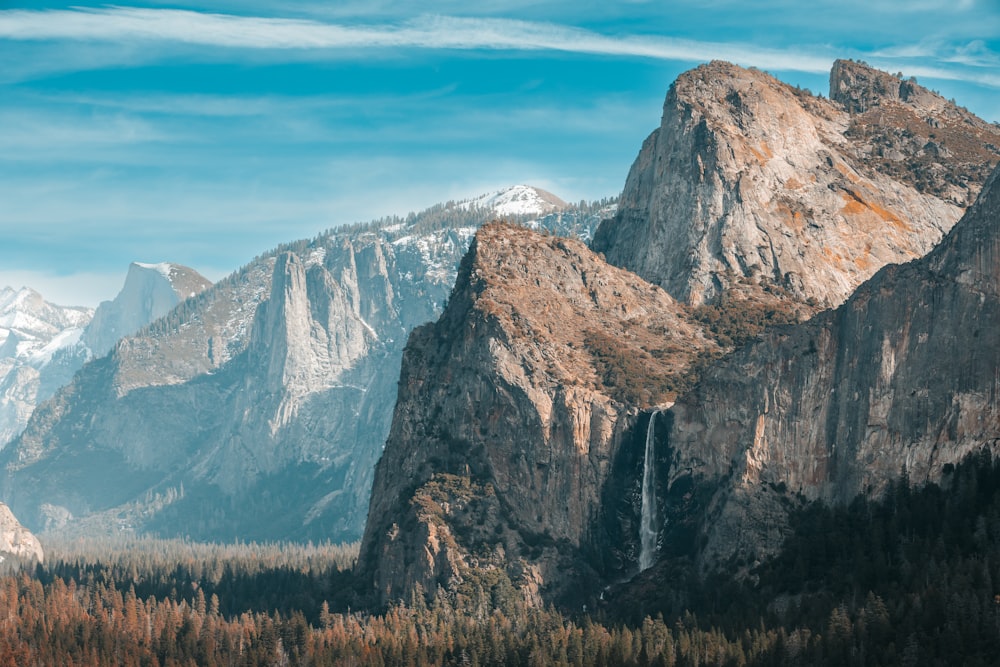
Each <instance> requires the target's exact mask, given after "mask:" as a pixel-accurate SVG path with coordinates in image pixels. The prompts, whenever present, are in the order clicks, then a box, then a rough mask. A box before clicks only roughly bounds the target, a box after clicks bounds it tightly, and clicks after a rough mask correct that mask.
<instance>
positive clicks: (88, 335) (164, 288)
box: [81, 262, 212, 357]
mask: <svg viewBox="0 0 1000 667" xmlns="http://www.w3.org/2000/svg"><path fill="white" fill-rule="evenodd" d="M211 284H212V282H211V281H210V280H207V279H206V278H204V277H203V276H202V275H201V274H199V273H198V272H197V271H195V270H194V269H190V268H188V267H186V266H181V265H180V264H170V263H167V262H163V263H160V264H143V263H141V262H133V263H132V264H130V265H129V267H128V274H127V275H126V277H125V285H124V287H122V290H121V292H119V293H118V296H116V297H115V299H114V301H105V302H103V303H101V305H99V306H98V307H97V311H96V312H95V313H94V319H93V320H92V321H91V322H90V324H89V325H88V326H87V328H86V330H85V331H84V332H83V336H82V337H81V340H82V341H83V344H84V345H86V346H87V348H88V349H89V350H90V352H91V354H92V355H93V356H94V357H103V356H104V355H105V354H107V353H108V352H110V351H111V348H112V347H114V345H115V343H117V342H118V341H119V340H120V339H121V338H122V337H123V336H128V335H131V334H134V333H135V332H137V331H138V330H139V329H141V328H143V327H144V326H146V325H147V324H149V323H150V322H152V321H153V320H155V319H157V318H159V317H163V316H164V315H166V314H167V313H168V312H170V310H171V309H172V308H173V307H174V306H176V305H177V304H178V303H180V302H181V301H183V300H184V299H188V298H190V297H193V296H197V295H198V294H200V293H201V292H203V291H204V290H206V289H208V288H209V287H210V286H211Z"/></svg>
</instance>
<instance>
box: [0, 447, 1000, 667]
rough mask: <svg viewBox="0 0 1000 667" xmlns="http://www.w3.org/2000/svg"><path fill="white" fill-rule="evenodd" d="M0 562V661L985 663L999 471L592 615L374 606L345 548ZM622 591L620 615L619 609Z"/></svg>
mask: <svg viewBox="0 0 1000 667" xmlns="http://www.w3.org/2000/svg"><path fill="white" fill-rule="evenodd" d="M46 546H47V547H48V552H49V555H48V557H47V559H46V562H45V563H44V564H34V565H27V564H20V566H19V564H17V563H14V562H11V561H7V562H5V563H3V567H4V568H5V573H4V574H3V576H2V577H0V665H4V666H6V665H17V666H24V665H81V666H82V665H109V664H114V665H143V666H153V665H163V666H166V665H636V666H640V665H643V666H644V665H664V666H667V665H692V666H694V665H734V666H738V665H798V664H805V665H991V664H996V656H997V655H1000V460H994V459H993V458H992V457H991V456H990V455H989V454H988V453H987V452H983V453H982V454H980V455H977V456H974V457H971V458H969V459H968V460H966V461H965V462H963V463H962V464H960V465H958V466H954V467H951V466H949V467H948V469H947V470H946V474H945V476H944V479H943V480H942V483H941V484H940V485H936V484H930V485H926V486H922V487H919V488H917V487H914V486H911V485H910V484H909V483H908V480H907V477H906V474H905V471H903V473H902V476H901V479H900V482H899V483H897V484H895V485H894V486H893V487H892V488H891V489H890V490H889V491H888V493H887V494H886V495H885V496H884V498H883V499H882V500H880V501H878V502H873V501H866V500H864V499H858V500H857V501H855V502H854V503H853V504H852V505H850V506H849V507H845V508H830V507H826V506H823V505H821V504H818V503H806V504H804V505H803V508H802V509H801V510H800V511H798V512H797V513H796V515H795V517H794V520H793V531H792V534H791V535H789V537H788V538H787V540H786V542H785V545H784V548H783V550H782V552H781V554H780V555H779V556H777V557H776V558H774V559H772V560H770V561H767V562H765V563H761V564H759V565H758V566H756V567H755V568H753V569H752V570H751V571H750V576H748V577H744V578H743V579H741V580H734V579H733V578H731V577H729V576H726V575H724V574H722V573H717V574H715V575H712V576H710V577H708V578H706V579H699V578H698V577H695V576H693V575H692V574H691V572H692V568H691V565H690V563H684V562H682V561H679V560H678V561H677V562H665V563H664V562H661V563H660V565H659V566H658V567H657V568H654V570H651V571H650V572H652V573H653V574H651V575H649V576H648V577H640V578H638V579H640V580H641V585H642V586H643V587H644V588H643V589H642V591H641V592H637V590H638V589H637V587H636V586H637V585H635V584H633V585H632V586H631V587H629V586H628V585H626V586H623V587H622V588H621V589H620V590H618V591H617V593H615V592H612V594H611V596H610V598H609V600H608V601H607V603H606V604H604V605H603V606H600V607H598V608H595V609H590V610H587V611H581V610H572V611H571V610H559V609H556V608H553V607H551V606H550V607H546V608H534V607H530V606H528V605H526V604H525V603H524V602H523V601H522V600H521V598H520V596H519V595H518V593H517V591H516V590H515V589H514V587H513V586H512V585H511V583H510V581H509V580H508V579H507V578H506V577H505V576H504V575H503V573H501V572H500V571H497V570H481V571H473V572H470V573H469V576H467V577H466V578H465V580H464V581H463V582H462V583H461V584H459V585H457V586H456V587H455V588H454V589H451V590H438V591H437V592H436V595H433V596H425V595H423V594H422V592H421V591H416V592H414V594H413V595H412V596H411V597H410V599H409V600H406V601H400V602H399V603H397V604H396V605H394V606H392V607H390V608H389V609H372V608H370V607H369V606H368V605H367V603H366V591H365V589H364V586H363V585H362V584H360V583H359V582H357V581H355V580H354V578H353V577H352V574H351V566H352V563H353V560H354V558H355V557H356V553H357V547H356V545H347V546H338V545H332V544H320V545H312V544H306V545H292V544H235V545H206V544H196V543H191V542H187V541H184V540H155V539H150V538H146V539H137V538H133V539H124V538H123V539H121V540H117V541H113V542H103V543H99V542H96V541H92V540H83V541H80V540H76V541H68V542H65V543H59V542H51V541H50V542H49V543H47V545H46ZM616 595H617V599H616Z"/></svg>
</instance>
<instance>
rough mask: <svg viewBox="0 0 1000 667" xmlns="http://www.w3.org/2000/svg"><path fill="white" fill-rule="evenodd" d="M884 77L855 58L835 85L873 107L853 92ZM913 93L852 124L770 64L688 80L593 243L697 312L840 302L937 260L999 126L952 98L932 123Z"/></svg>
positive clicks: (715, 67)
mask: <svg viewBox="0 0 1000 667" xmlns="http://www.w3.org/2000/svg"><path fill="white" fill-rule="evenodd" d="M856 70H857V72H856V73H855V74H850V73H851V72H855V71H856ZM870 72H872V71H870V70H868V69H867V68H864V69H863V70H858V68H856V67H853V64H850V63H848V64H843V63H840V64H838V66H837V68H835V75H834V80H835V85H836V86H837V87H838V89H839V88H843V92H842V93H841V94H842V95H844V96H847V97H848V98H851V96H852V95H853V96H858V95H861V96H862V97H864V94H862V93H856V92H852V91H857V90H868V89H871V88H872V87H873V86H875V85H876V84H875V83H871V84H864V83H862V81H883V80H884V78H885V77H889V75H883V74H882V73H878V75H877V76H876V75H875V74H874V73H871V74H870V75H868V74H866V73H870ZM862 74H865V75H866V76H867V77H868V78H864V77H862ZM852 77H853V78H852ZM889 78H892V77H889ZM879 85H881V84H879ZM866 86H867V87H866ZM883 87H884V86H883ZM896 87H897V88H899V86H898V85H897V86H896ZM907 90H909V88H907ZM928 95H929V93H928ZM903 96H904V97H905V98H906V101H904V102H900V103H899V104H889V98H888V97H886V96H882V97H879V99H880V100H883V102H882V103H881V104H880V106H879V109H880V111H878V112H876V111H871V110H869V111H866V112H865V113H864V114H861V115H859V114H854V115H852V114H850V113H848V112H847V111H845V110H844V109H843V108H842V106H841V105H840V104H838V103H836V102H831V101H829V100H825V99H823V98H819V97H815V96H813V95H811V94H810V93H808V92H807V91H801V90H798V89H795V88H792V87H790V86H788V85H786V84H784V83H782V82H780V81H778V80H777V79H775V78H774V77H772V76H770V75H768V74H766V73H764V72H760V71H757V70H752V69H743V68H741V67H737V66H735V65H731V64H729V63H721V62H712V63H709V64H707V65H703V66H700V67H697V68H695V69H693V70H691V71H689V72H685V73H684V74H682V75H681V76H680V77H678V79H677V81H676V82H675V83H674V84H673V85H672V86H671V88H670V91H669V92H668V94H667V97H666V101H665V103H664V108H663V118H662V121H661V125H660V127H659V128H658V129H657V130H655V131H654V132H653V133H652V134H651V135H650V137H649V138H648V139H647V140H646V142H645V143H644V144H643V147H642V150H641V151H640V153H639V156H638V158H637V159H636V162H635V163H634V164H633V166H632V169H631V171H630V173H629V176H628V179H627V181H626V184H625V189H624V192H623V194H622V198H621V201H620V205H619V211H618V213H617V215H616V216H615V217H614V218H613V219H611V220H608V221H606V222H605V223H603V224H602V225H601V227H600V228H599V230H598V232H597V234H596V235H595V238H594V241H593V244H592V245H593V248H594V249H595V250H597V251H599V252H603V253H604V254H605V255H606V257H607V259H608V261H610V262H611V263H613V264H616V265H618V266H622V267H625V268H628V269H630V270H633V271H635V272H636V273H638V274H639V275H640V276H642V277H644V278H645V279H647V280H649V281H650V282H653V283H655V284H658V285H660V286H662V287H663V288H664V289H666V290H667V291H668V292H670V293H671V294H672V295H673V296H674V297H675V298H677V299H679V300H681V301H684V302H687V303H691V304H703V303H711V302H716V301H718V300H719V299H720V298H721V297H722V295H723V294H724V293H726V292H732V291H733V290H734V289H735V290H736V291H737V292H739V291H743V292H748V291H750V292H756V293H757V295H762V293H764V294H765V295H767V294H770V295H771V296H774V297H776V299H772V300H774V301H777V302H788V301H793V302H798V303H807V302H809V303H818V304H829V305H836V304H838V303H841V302H842V301H843V300H844V299H845V298H846V297H847V296H848V295H849V294H850V293H851V292H852V291H853V290H854V289H855V288H856V287H857V286H858V285H860V284H861V283H862V282H863V281H864V280H866V279H867V278H869V277H871V276H872V275H873V274H874V273H875V272H876V271H877V270H878V269H879V268H880V267H882V266H884V265H886V264H888V263H895V262H902V261H908V260H910V259H914V258H916V257H919V256H922V255H923V254H925V253H926V252H927V251H929V250H930V249H931V248H932V247H933V246H934V244H935V243H936V242H937V241H939V240H940V238H941V237H942V235H943V234H944V232H945V231H947V230H948V229H949V228H950V227H951V226H952V224H954V222H955V221H957V220H958V218H959V217H960V216H961V214H962V212H963V210H964V207H965V206H966V205H967V204H968V203H969V202H970V201H971V200H972V198H974V196H975V193H977V192H978V190H979V188H980V186H981V184H982V182H983V181H984V180H985V178H986V176H987V175H988V173H989V172H988V170H989V166H990V165H991V164H995V163H996V161H997V159H998V158H1000V149H998V148H997V146H1000V128H996V127H993V126H991V125H989V124H987V123H984V122H983V121H981V120H978V119H975V120H974V121H973V120H970V121H969V122H968V123H967V122H965V120H964V119H965V118H966V116H970V117H971V114H968V113H967V112H964V115H963V113H962V112H960V110H958V109H957V107H955V106H954V105H951V104H949V103H945V104H944V106H943V107H941V109H940V110H938V111H934V110H921V111H920V112H919V113H918V111H917V109H918V107H916V106H914V104H916V103H918V102H921V101H922V100H924V99H925V98H926V95H924V93H922V92H920V91H919V90H916V88H914V89H913V90H912V91H910V92H904V93H903ZM897 98H899V99H903V98H900V97H899V93H898V92H897ZM865 99H867V98H865ZM935 104H936V103H935ZM932 106H933V105H932ZM935 108H936V107H935ZM890 111H891V113H890ZM920 114H923V116H920ZM918 116H919V118H918ZM915 118H916V119H917V120H914V119H915ZM927 118H930V119H931V121H933V122H934V123H938V124H939V125H940V126H941V128H943V129H941V130H940V132H945V131H946V132H947V136H945V135H941V136H938V134H937V133H936V132H935V128H933V127H931V124H929V122H928V121H927V120H926V119H927ZM972 118H974V117H972ZM917 125H922V126H923V128H928V129H925V130H918V128H916V126H917ZM873 128H879V129H878V132H880V133H881V134H880V136H882V135H884V136H885V141H880V142H874V143H873V142H872V141H871V137H872V134H873V133H874V129H873ZM930 133H935V137H936V138H937V139H938V140H940V143H939V144H935V145H938V146H939V147H941V146H943V147H946V148H947V151H948V152H949V155H948V156H947V157H945V154H944V153H942V152H941V151H938V150H936V149H935V150H932V149H931V148H928V147H927V141H929V140H930V139H929V134H930ZM942 137H944V138H942ZM897 139H898V140H897ZM937 163H941V164H942V165H944V166H942V167H938V166H935V165H936V164H937ZM748 288H749V290H748Z"/></svg>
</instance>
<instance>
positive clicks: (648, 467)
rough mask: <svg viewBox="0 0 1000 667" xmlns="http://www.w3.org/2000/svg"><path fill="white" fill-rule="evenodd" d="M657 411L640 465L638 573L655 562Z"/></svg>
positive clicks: (652, 419) (647, 428) (652, 417)
mask: <svg viewBox="0 0 1000 667" xmlns="http://www.w3.org/2000/svg"><path fill="white" fill-rule="evenodd" d="M659 414H660V411H659V410H654V411H653V412H652V414H650V415H649V426H647V427H646V454H645V458H644V459H643V463H642V520H641V522H640V524H639V539H640V542H639V544H640V549H639V571H640V572H642V571H643V570H646V569H649V567H650V566H651V565H652V564H653V562H654V561H655V560H656V537H657V533H658V532H659V531H658V530H657V520H656V477H655V475H656V471H655V467H656V465H655V462H654V460H653V454H654V452H653V449H654V446H655V444H656V433H655V430H654V427H655V425H656V417H657V415H659Z"/></svg>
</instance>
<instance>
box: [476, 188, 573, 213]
mask: <svg viewBox="0 0 1000 667" xmlns="http://www.w3.org/2000/svg"><path fill="white" fill-rule="evenodd" d="M457 206H458V207H459V208H461V209H464V210H470V209H474V208H475V209H487V210H492V211H494V212H495V213H496V214H497V215H545V214H546V213H551V212H553V211H558V210H560V209H563V208H566V206H567V204H566V202H564V201H563V200H562V199H559V197H556V196H555V195H554V194H552V193H551V192H546V191H545V190H542V189H541V188H536V187H534V186H531V185H513V186H511V187H509V188H504V189H503V190H496V191H494V192H489V193H487V194H484V195H480V196H479V197H475V198H474V199H470V200H468V201H464V202H459V203H458V204H457Z"/></svg>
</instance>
